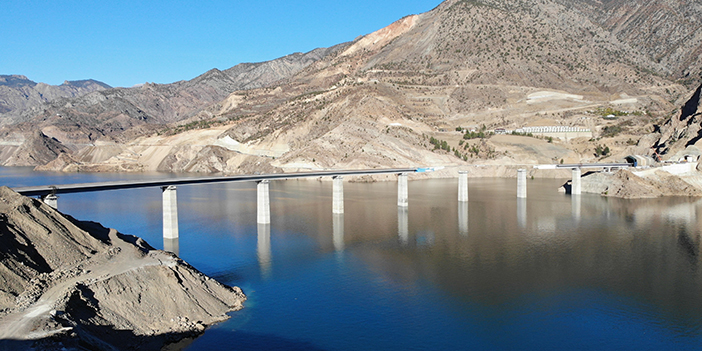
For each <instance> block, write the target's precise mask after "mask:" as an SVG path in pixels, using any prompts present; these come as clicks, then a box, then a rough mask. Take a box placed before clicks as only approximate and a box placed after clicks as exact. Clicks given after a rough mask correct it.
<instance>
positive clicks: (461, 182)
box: [458, 171, 468, 202]
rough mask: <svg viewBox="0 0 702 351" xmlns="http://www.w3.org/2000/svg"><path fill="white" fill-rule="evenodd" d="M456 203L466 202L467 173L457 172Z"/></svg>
mask: <svg viewBox="0 0 702 351" xmlns="http://www.w3.org/2000/svg"><path fill="white" fill-rule="evenodd" d="M458 202H468V172H467V171H458Z"/></svg>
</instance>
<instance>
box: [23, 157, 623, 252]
mask: <svg viewBox="0 0 702 351" xmlns="http://www.w3.org/2000/svg"><path fill="white" fill-rule="evenodd" d="M623 166H627V167H628V164H616V165H615V164H611V165H610V164H588V165H582V164H580V165H546V166H535V167H534V168H537V169H556V168H571V169H572V176H573V180H572V187H571V194H573V195H579V194H580V193H581V187H580V177H581V170H580V168H595V167H599V168H605V169H611V167H623ZM433 170H435V169H433V168H392V169H366V170H334V171H316V172H299V173H275V174H254V175H234V176H217V177H197V178H194V177H190V178H170V179H160V180H138V181H112V182H95V183H82V184H62V185H42V186H27V187H16V188H13V190H14V191H16V192H18V193H20V194H22V195H25V196H39V197H40V198H41V199H42V201H44V203H46V204H47V205H49V206H51V207H53V208H56V209H57V208H58V196H57V195H58V194H70V193H84V192H95V191H107V190H119V189H135V188H147V187H160V188H161V191H162V200H163V201H162V206H163V239H164V241H165V240H177V239H178V236H179V233H178V201H177V196H176V186H178V185H188V184H206V183H223V182H243V181H253V182H257V183H258V185H257V215H256V218H257V223H258V224H270V222H271V220H270V217H271V215H270V196H269V187H268V183H269V181H271V180H283V179H295V178H312V177H332V178H333V184H332V213H333V214H343V213H344V188H343V177H344V176H350V175H372V174H397V175H398V182H397V184H398V187H397V206H398V211H403V213H405V214H406V210H407V207H408V205H409V202H408V186H407V175H408V173H421V172H428V171H433ZM526 174H527V170H526V169H519V170H517V198H518V199H526V193H527V192H526V190H527V182H526ZM458 202H459V204H466V203H467V202H468V172H467V171H459V172H458ZM399 218H406V216H405V217H399ZM401 222H402V221H401ZM404 222H405V223H399V224H400V227H406V226H407V223H406V220H405V221H404ZM405 232H406V230H405Z"/></svg>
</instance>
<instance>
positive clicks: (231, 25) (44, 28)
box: [0, 0, 441, 87]
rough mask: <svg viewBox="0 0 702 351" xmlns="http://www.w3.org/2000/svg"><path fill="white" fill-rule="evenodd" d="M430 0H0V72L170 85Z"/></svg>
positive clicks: (337, 34) (433, 0)
mask: <svg viewBox="0 0 702 351" xmlns="http://www.w3.org/2000/svg"><path fill="white" fill-rule="evenodd" d="M439 3H441V0H382V1H378V0H351V1H334V0H326V1H320V0H307V1H297V0H288V1H278V0H263V1H252V0H249V1H224V0H213V1H208V0H201V1H197V2H196V1H161V0H159V1H148V0H141V1H132V0H124V1H113V0H109V1H95V0H91V1H83V0H61V1H56V0H53V1H35V0H22V1H16V0H0V74H22V75H25V76H27V77H28V78H29V79H32V80H34V81H36V82H44V83H48V84H61V83H62V82H63V81H64V80H79V79H89V78H92V79H97V80H100V81H103V82H105V83H107V84H109V85H112V86H125V87H128V86H132V85H135V84H139V83H144V82H155V83H171V82H174V81H178V80H181V79H192V78H194V77H196V76H198V75H199V74H202V73H204V72H206V71H207V70H209V69H211V68H219V69H227V68H229V67H232V66H234V65H236V64H238V63H241V62H259V61H266V60H271V59H274V58H278V57H281V56H285V55H287V54H291V53H293V52H306V51H309V50H312V49H314V48H317V47H328V46H332V45H335V44H338V43H342V42H345V41H350V40H353V39H354V38H356V37H357V36H359V35H363V34H368V33H370V32H373V31H375V30H378V29H380V28H383V27H385V26H387V25H389V24H390V23H392V22H394V21H396V20H398V19H400V18H402V17H404V16H406V15H410V14H417V13H422V12H426V11H429V10H431V9H432V8H434V7H436V6H437V5H438V4H439Z"/></svg>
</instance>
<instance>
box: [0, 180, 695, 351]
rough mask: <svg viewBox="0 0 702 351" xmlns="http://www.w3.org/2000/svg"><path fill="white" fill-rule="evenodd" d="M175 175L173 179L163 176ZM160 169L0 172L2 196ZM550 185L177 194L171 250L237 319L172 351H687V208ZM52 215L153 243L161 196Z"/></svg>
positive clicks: (231, 187)
mask: <svg viewBox="0 0 702 351" xmlns="http://www.w3.org/2000/svg"><path fill="white" fill-rule="evenodd" d="M171 176H172V175H171ZM144 177H169V175H164V174H153V175H144V174H138V175H134V174H107V175H105V174H68V175H67V174H56V173H36V172H31V170H29V169H23V168H1V169H0V183H1V184H3V185H9V186H22V185H38V184H62V183H76V182H89V181H100V180H116V179H129V178H144ZM563 182H564V181H563V180H540V179H535V180H529V181H528V198H527V199H526V201H521V202H520V201H518V200H517V198H516V195H515V194H516V180H515V179H470V180H469V203H468V205H467V206H459V204H458V202H457V201H456V198H457V195H456V192H457V183H458V181H457V179H452V180H421V181H410V183H409V208H408V210H407V211H402V210H398V207H397V184H396V183H394V182H382V183H349V182H346V183H345V184H344V191H345V194H344V197H345V213H344V215H342V216H335V215H332V211H331V208H332V202H331V187H332V182H331V181H317V180H291V181H273V182H271V183H270V189H271V194H270V197H271V224H270V225H269V226H259V225H257V224H256V185H255V183H221V184H208V185H192V186H179V187H178V210H179V213H178V215H179V222H180V239H179V241H178V242H177V243H165V244H166V245H167V246H168V248H169V249H171V250H177V251H179V256H180V257H182V258H183V259H184V260H186V261H187V262H189V263H190V264H192V265H193V266H195V267H196V268H198V269H199V270H201V271H202V272H204V273H206V274H208V275H210V276H212V277H214V278H216V279H218V280H219V281H221V282H223V283H225V284H229V285H236V286H240V287H241V288H242V289H243V290H244V292H245V293H246V294H247V296H248V301H247V302H246V304H245V308H244V309H243V310H241V311H238V312H234V313H232V318H231V319H230V320H228V321H226V322H224V323H221V324H218V325H216V326H213V327H211V328H209V329H208V330H207V331H206V332H205V334H204V335H203V336H201V337H199V338H197V339H196V340H194V341H193V342H192V343H191V344H189V345H187V346H186V349H187V350H212V349H235V350H463V349H471V350H517V349H518V350H553V349H568V350H592V349H606V350H680V349H686V350H694V349H702V269H701V268H702V267H701V266H700V264H701V262H700V245H701V244H702V240H701V239H702V238H701V237H700V228H701V226H700V224H702V213H701V212H700V211H701V210H702V202H701V201H699V200H698V199H694V198H662V199H648V200H620V199H611V198H604V197H600V196H596V195H587V194H584V195H581V196H578V197H571V196H570V195H564V194H561V193H558V192H557V191H556V189H557V187H558V186H559V185H561V184H562V183H563ZM59 209H60V210H61V211H62V212H64V213H67V214H70V215H72V216H74V217H76V218H78V219H81V220H91V221H98V222H101V223H102V224H103V225H105V226H108V227H113V228H116V229H118V230H119V231H121V232H123V233H128V234H134V235H138V236H141V237H143V238H144V239H145V240H146V241H148V242H149V243H150V244H151V245H152V246H154V247H156V248H163V247H164V242H163V239H162V237H161V191H160V189H158V188H153V189H137V190H119V191H107V192H99V193H85V194H67V195H62V196H60V198H59Z"/></svg>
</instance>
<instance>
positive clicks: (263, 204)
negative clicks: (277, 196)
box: [256, 180, 271, 224]
mask: <svg viewBox="0 0 702 351" xmlns="http://www.w3.org/2000/svg"><path fill="white" fill-rule="evenodd" d="M256 194H257V201H256V204H257V211H256V218H257V223H259V224H269V223H271V201H270V196H269V191H268V181H267V180H262V181H259V182H258V185H257V186H256Z"/></svg>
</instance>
